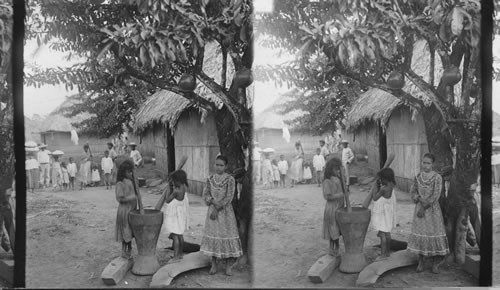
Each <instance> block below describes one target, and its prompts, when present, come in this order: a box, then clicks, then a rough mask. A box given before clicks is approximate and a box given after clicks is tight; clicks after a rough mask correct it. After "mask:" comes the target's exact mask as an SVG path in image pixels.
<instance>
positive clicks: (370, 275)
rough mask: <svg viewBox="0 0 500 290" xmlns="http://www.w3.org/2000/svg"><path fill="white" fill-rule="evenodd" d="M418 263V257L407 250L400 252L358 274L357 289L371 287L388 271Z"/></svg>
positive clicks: (374, 263)
mask: <svg viewBox="0 0 500 290" xmlns="http://www.w3.org/2000/svg"><path fill="white" fill-rule="evenodd" d="M417 263H418V255H416V254H414V253H411V252H409V251H407V250H402V251H398V252H395V253H393V254H391V256H390V257H389V258H387V259H385V260H381V261H376V262H373V263H371V264H370V265H368V266H366V267H365V268H364V269H363V271H361V273H359V276H358V280H357V281H356V286H357V287H366V286H371V285H373V284H375V282H377V279H378V278H379V277H380V276H381V275H382V274H384V273H385V272H387V271H389V270H393V269H396V268H401V267H407V266H411V265H414V264H417Z"/></svg>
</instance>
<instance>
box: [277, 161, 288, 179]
mask: <svg viewBox="0 0 500 290" xmlns="http://www.w3.org/2000/svg"><path fill="white" fill-rule="evenodd" d="M278 170H279V171H280V185H283V187H285V178H286V174H287V172H288V161H286V160H285V155H283V154H282V155H280V161H279V162H278Z"/></svg>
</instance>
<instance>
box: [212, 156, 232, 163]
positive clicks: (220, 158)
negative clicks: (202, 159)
mask: <svg viewBox="0 0 500 290" xmlns="http://www.w3.org/2000/svg"><path fill="white" fill-rule="evenodd" d="M215 160H222V161H224V164H225V165H227V163H228V162H229V161H228V160H227V157H226V156H224V155H222V154H221V155H219V156H217V158H215Z"/></svg>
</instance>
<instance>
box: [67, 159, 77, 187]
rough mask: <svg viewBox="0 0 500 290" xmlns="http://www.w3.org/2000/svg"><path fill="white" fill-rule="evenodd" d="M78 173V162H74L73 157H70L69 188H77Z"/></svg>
mask: <svg viewBox="0 0 500 290" xmlns="http://www.w3.org/2000/svg"><path fill="white" fill-rule="evenodd" d="M77 173H78V169H77V168H76V163H75V162H73V157H70V158H69V163H68V175H69V188H71V190H74V189H75V179H76V174H77Z"/></svg>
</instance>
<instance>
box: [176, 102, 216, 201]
mask: <svg viewBox="0 0 500 290" xmlns="http://www.w3.org/2000/svg"><path fill="white" fill-rule="evenodd" d="M174 142H175V156H179V157H180V156H183V155H186V156H187V157H188V160H187V162H186V165H184V170H185V171H186V173H187V175H188V181H189V187H190V191H191V192H192V193H194V194H201V193H202V190H203V184H204V183H205V181H206V179H207V178H208V177H209V176H210V175H211V174H213V173H214V170H213V168H214V164H215V157H216V156H217V154H218V153H219V144H218V140H217V131H216V128H215V120H214V118H213V116H212V115H208V116H207V118H206V119H205V122H204V123H203V124H202V123H201V122H200V114H199V113H198V112H196V111H194V110H189V111H186V112H184V113H183V114H182V115H181V117H180V118H179V122H178V123H177V128H176V130H175V135H174ZM176 159H179V158H176ZM176 162H179V160H176Z"/></svg>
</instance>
